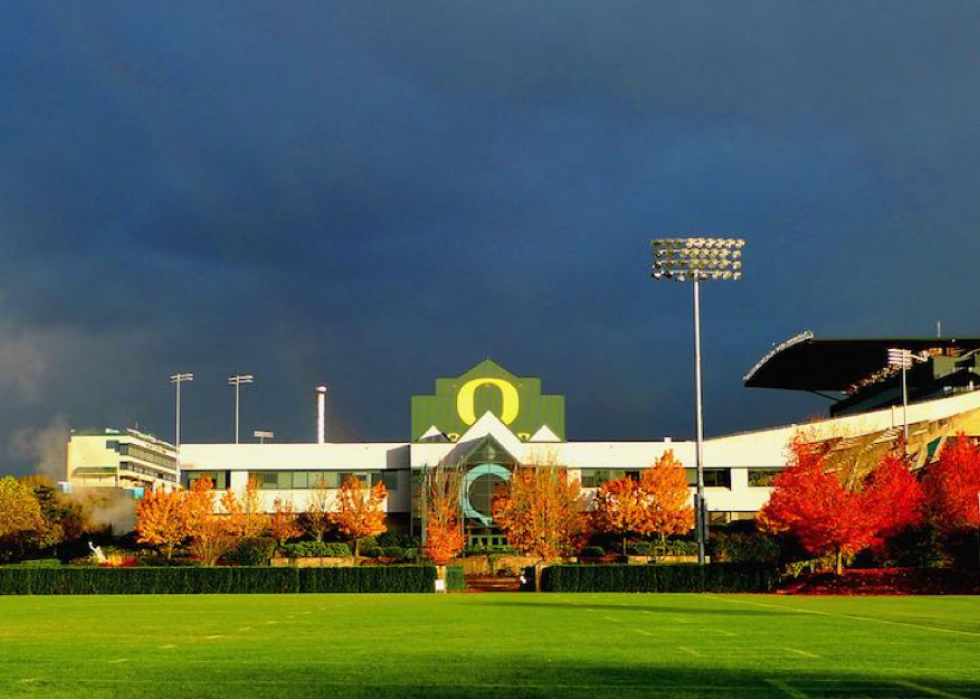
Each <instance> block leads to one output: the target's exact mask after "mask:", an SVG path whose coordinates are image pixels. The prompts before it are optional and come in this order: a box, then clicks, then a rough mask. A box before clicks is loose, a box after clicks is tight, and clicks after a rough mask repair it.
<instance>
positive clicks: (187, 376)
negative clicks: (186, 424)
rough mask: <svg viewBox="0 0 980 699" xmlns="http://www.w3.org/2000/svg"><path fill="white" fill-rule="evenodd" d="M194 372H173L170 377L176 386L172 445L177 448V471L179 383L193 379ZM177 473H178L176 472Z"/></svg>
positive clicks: (178, 468) (178, 450)
mask: <svg viewBox="0 0 980 699" xmlns="http://www.w3.org/2000/svg"><path fill="white" fill-rule="evenodd" d="M193 380H194V374H191V373H190V372H185V373H183V374H179V373H178V374H173V375H171V377H170V383H172V384H173V385H174V386H175V387H176V388H177V410H176V413H177V414H176V416H175V419H174V421H175V423H176V425H175V427H174V446H175V447H176V449H177V459H176V460H177V471H178V472H179V471H180V384H182V383H184V382H185V381H193ZM178 475H179V473H178Z"/></svg>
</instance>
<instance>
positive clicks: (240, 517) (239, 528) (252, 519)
mask: <svg viewBox="0 0 980 699" xmlns="http://www.w3.org/2000/svg"><path fill="white" fill-rule="evenodd" d="M221 506H222V508H224V510H225V512H227V513H228V521H227V523H226V524H227V527H228V532H229V533H230V534H231V535H232V536H233V537H235V538H236V539H254V538H255V537H257V536H262V535H263V534H265V531H266V529H268V528H269V518H268V516H267V515H266V514H265V512H263V511H262V497H261V495H259V484H258V481H257V480H255V479H249V481H248V485H246V486H245V495H244V496H243V497H241V498H239V497H238V496H237V495H235V493H234V492H233V491H232V489H231V488H228V490H226V491H225V492H224V493H223V494H222V496H221Z"/></svg>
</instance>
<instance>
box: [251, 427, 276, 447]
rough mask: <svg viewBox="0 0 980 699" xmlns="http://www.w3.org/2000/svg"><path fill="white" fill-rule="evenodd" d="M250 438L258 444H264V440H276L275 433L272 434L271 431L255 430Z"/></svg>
mask: <svg viewBox="0 0 980 699" xmlns="http://www.w3.org/2000/svg"><path fill="white" fill-rule="evenodd" d="M252 436H253V437H255V438H257V439H258V440H259V444H265V440H267V439H275V438H276V434H275V432H272V431H271V430H255V431H254V432H253V433H252Z"/></svg>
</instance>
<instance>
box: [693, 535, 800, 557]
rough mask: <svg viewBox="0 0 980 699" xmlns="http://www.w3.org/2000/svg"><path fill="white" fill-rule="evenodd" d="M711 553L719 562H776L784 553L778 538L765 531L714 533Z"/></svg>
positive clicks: (710, 547)
mask: <svg viewBox="0 0 980 699" xmlns="http://www.w3.org/2000/svg"><path fill="white" fill-rule="evenodd" d="M709 544H710V546H709V549H708V550H709V553H710V554H711V558H712V560H714V561H718V562H719V563H776V562H777V561H779V559H780V556H781V555H782V547H781V546H780V545H779V541H778V539H776V537H774V536H772V535H771V534H766V533H763V532H752V533H743V532H718V533H717V534H712V536H711V541H710V542H709Z"/></svg>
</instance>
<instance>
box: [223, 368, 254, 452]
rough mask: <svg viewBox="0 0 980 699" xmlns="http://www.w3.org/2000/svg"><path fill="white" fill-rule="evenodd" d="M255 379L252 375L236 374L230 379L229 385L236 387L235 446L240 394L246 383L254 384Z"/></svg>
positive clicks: (236, 442)
mask: <svg viewBox="0 0 980 699" xmlns="http://www.w3.org/2000/svg"><path fill="white" fill-rule="evenodd" d="M254 380H255V378H254V377H253V376H252V375H251V374H235V375H234V376H229V377H228V385H229V386H234V387H235V444H238V414H239V410H238V405H239V402H238V392H239V390H240V389H241V387H242V384H244V383H252V382H253V381H254Z"/></svg>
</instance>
